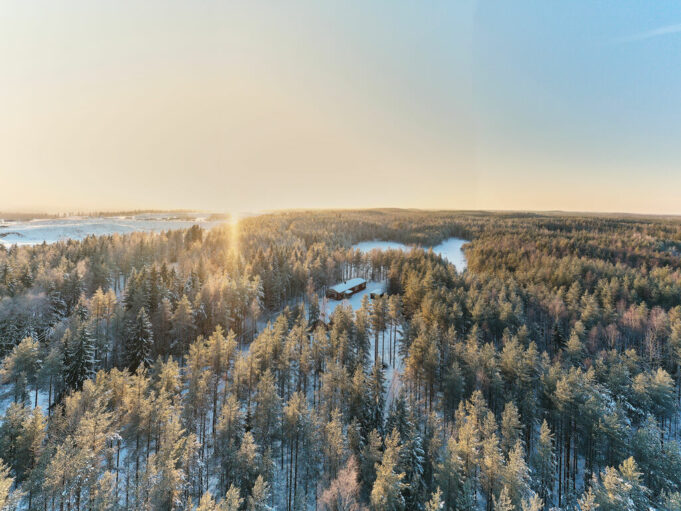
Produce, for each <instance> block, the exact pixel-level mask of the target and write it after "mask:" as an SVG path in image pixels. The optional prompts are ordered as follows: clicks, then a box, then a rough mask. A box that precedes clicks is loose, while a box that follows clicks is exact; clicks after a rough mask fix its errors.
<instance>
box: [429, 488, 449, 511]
mask: <svg viewBox="0 0 681 511" xmlns="http://www.w3.org/2000/svg"><path fill="white" fill-rule="evenodd" d="M444 506H445V503H444V501H443V500H442V492H441V491H440V487H439V486H438V488H437V489H436V490H435V491H434V492H433V495H432V496H431V498H430V500H429V501H428V502H427V503H426V511H440V510H442V509H443V508H444Z"/></svg>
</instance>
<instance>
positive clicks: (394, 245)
mask: <svg viewBox="0 0 681 511" xmlns="http://www.w3.org/2000/svg"><path fill="white" fill-rule="evenodd" d="M352 248H356V249H359V250H360V251H361V252H363V253H366V252H371V251H372V250H376V249H378V250H409V249H410V248H411V247H409V246H407V245H405V244H404V243H399V242H397V241H382V240H373V241H361V242H359V243H356V244H354V245H353V246H352Z"/></svg>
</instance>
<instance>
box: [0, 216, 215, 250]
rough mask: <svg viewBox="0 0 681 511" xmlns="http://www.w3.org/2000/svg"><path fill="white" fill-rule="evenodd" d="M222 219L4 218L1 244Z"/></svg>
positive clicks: (0, 227) (205, 223)
mask: <svg viewBox="0 0 681 511" xmlns="http://www.w3.org/2000/svg"><path fill="white" fill-rule="evenodd" d="M218 223H220V221H209V220H207V219H206V217H205V214H197V213H149V214H139V215H132V216H115V217H88V216H73V217H65V218H50V219H37V220H29V221H21V222H0V245H5V246H10V245H14V244H16V245H37V244H40V243H43V242H47V243H54V242H57V241H62V240H68V239H74V240H81V239H83V238H85V237H86V236H90V235H95V236H107V235H111V234H115V233H118V234H129V233H131V232H137V231H144V232H161V231H168V230H172V229H185V228H188V227H191V226H192V225H200V226H201V227H204V228H207V229H209V228H211V227H213V226H215V225H217V224H218Z"/></svg>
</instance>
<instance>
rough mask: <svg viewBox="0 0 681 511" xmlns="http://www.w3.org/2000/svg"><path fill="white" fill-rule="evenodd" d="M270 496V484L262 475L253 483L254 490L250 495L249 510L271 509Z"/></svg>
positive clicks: (264, 510)
mask: <svg viewBox="0 0 681 511" xmlns="http://www.w3.org/2000/svg"><path fill="white" fill-rule="evenodd" d="M269 498H270V485H269V484H268V483H267V482H266V481H265V479H263V477H262V476H261V475H259V476H258V478H257V479H256V480H255V483H254V484H253V491H251V496H250V497H248V506H247V507H246V509H247V510H248V511H269V509H270V507H269V506H268V505H267V501H268V500H269Z"/></svg>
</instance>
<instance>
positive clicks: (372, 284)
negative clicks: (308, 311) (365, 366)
mask: <svg viewBox="0 0 681 511" xmlns="http://www.w3.org/2000/svg"><path fill="white" fill-rule="evenodd" d="M385 290H386V283H385V282H377V281H375V280H370V281H368V282H367V287H366V289H364V290H362V291H359V292H358V293H355V294H354V295H352V296H351V297H350V298H346V299H345V300H332V299H331V298H323V299H322V304H321V310H322V315H323V317H324V318H325V319H326V318H330V317H331V314H333V311H334V310H336V307H338V306H339V305H340V304H342V303H349V304H350V305H351V306H352V310H353V311H356V310H357V309H359V308H360V307H361V306H362V298H363V297H364V295H368V294H369V293H373V292H378V293H385ZM324 314H325V315H324Z"/></svg>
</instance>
